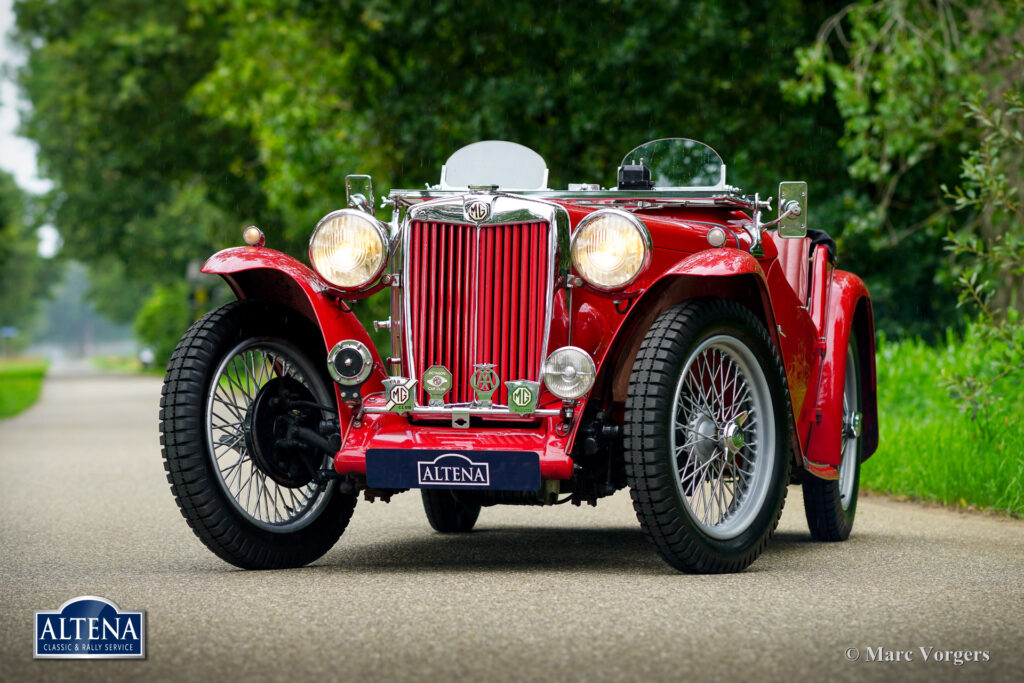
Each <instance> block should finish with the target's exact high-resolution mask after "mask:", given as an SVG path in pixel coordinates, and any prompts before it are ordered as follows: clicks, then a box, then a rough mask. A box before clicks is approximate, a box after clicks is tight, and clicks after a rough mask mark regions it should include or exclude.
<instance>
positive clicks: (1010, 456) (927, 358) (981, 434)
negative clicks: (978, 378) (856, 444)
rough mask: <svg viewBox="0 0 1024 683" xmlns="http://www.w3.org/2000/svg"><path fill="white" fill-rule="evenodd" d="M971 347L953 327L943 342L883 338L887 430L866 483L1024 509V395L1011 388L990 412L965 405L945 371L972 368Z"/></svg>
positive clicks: (882, 416)
mask: <svg viewBox="0 0 1024 683" xmlns="http://www.w3.org/2000/svg"><path fill="white" fill-rule="evenodd" d="M967 354H968V351H967V349H966V348H965V346H964V345H963V344H962V343H958V342H957V341H956V340H955V339H954V338H953V337H952V336H951V335H950V336H948V337H947V340H946V343H945V344H943V345H941V346H938V347H929V346H927V345H925V344H924V343H922V342H920V341H904V342H900V343H892V342H885V341H884V340H883V341H882V342H880V344H879V348H878V356H877V367H878V412H879V422H880V424H879V428H880V431H881V433H880V440H879V448H878V452H876V453H875V454H874V455H873V456H872V457H871V458H870V459H869V460H868V461H867V462H866V463H864V466H863V468H862V470H861V486H863V487H864V488H866V489H870V490H873V491H879V492H882V493H890V494H896V495H904V496H909V497H911V498H918V499H923V500H935V501H939V502H941V503H945V504H947V505H955V506H959V507H975V508H982V509H992V510H996V511H1000V512H1004V513H1008V514H1010V515H1013V516H1016V517H1024V422H1021V421H1019V420H1018V419H1017V416H1018V415H1020V414H1021V410H1022V409H1024V396H1022V395H1021V394H1020V393H1019V392H1017V391H1013V390H1009V391H1006V392H1005V393H1004V395H1003V396H1002V400H1001V401H999V403H998V404H997V405H996V406H994V407H993V409H992V410H990V411H989V413H988V414H986V415H980V416H977V417H975V418H972V417H971V416H970V415H968V414H966V413H963V412H961V410H960V409H959V407H958V405H957V404H956V403H955V402H954V401H953V399H952V398H951V397H950V395H949V392H948V391H947V390H946V388H945V387H944V386H943V385H942V382H941V378H942V377H943V375H944V374H945V375H946V376H948V375H950V374H951V373H954V372H963V371H965V370H966V369H967V368H968V364H969V363H971V362H972V360H974V359H971V358H969V357H967Z"/></svg>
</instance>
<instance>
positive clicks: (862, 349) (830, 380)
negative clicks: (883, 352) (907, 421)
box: [806, 270, 878, 479]
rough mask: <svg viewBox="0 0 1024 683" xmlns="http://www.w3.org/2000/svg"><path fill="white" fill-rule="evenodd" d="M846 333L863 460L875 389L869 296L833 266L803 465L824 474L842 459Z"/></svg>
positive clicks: (869, 444) (832, 473) (872, 445)
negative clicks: (856, 361)
mask: <svg viewBox="0 0 1024 683" xmlns="http://www.w3.org/2000/svg"><path fill="white" fill-rule="evenodd" d="M851 334H856V335H857V342H858V348H859V354H860V367H861V372H860V381H861V394H862V400H863V406H862V420H861V438H862V442H861V443H862V447H863V454H862V459H867V458H868V457H869V456H870V455H871V454H872V453H874V452H875V450H876V449H877V448H878V391H877V385H876V379H875V334H874V319H873V316H872V310H871V296H870V295H869V294H868V289H867V287H866V286H865V285H864V282H863V281H862V280H861V279H860V278H859V277H857V276H856V275H854V274H852V273H848V272H846V271H842V270H837V271H835V273H834V275H833V277H832V282H831V284H830V286H829V295H828V313H827V317H826V320H825V329H824V330H823V335H822V336H823V337H824V338H825V357H824V359H823V360H822V370H821V382H820V384H819V387H818V399H817V402H816V405H815V414H814V418H813V420H811V421H810V422H809V428H810V433H809V435H808V439H807V451H806V452H807V459H808V460H809V461H810V462H809V463H808V465H809V469H811V471H812V472H813V473H814V474H816V475H817V476H819V477H822V478H825V479H834V478H836V477H838V476H839V471H838V467H839V464H840V461H841V460H842V453H841V452H840V445H841V443H842V426H843V384H844V381H845V377H846V347H847V344H848V343H849V341H850V335H851Z"/></svg>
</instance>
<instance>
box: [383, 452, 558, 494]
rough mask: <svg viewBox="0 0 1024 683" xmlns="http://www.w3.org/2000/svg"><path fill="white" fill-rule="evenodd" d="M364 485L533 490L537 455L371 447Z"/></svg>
mask: <svg viewBox="0 0 1024 683" xmlns="http://www.w3.org/2000/svg"><path fill="white" fill-rule="evenodd" d="M366 484H367V485H368V486H370V487H371V488H375V489H490V490H495V491H536V490H537V489H539V488H540V456H539V455H537V454H536V453H532V452H528V451H460V450H455V449H447V450H411V449H402V448H371V449H369V450H368V451H366Z"/></svg>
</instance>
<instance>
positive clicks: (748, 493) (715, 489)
mask: <svg viewBox="0 0 1024 683" xmlns="http://www.w3.org/2000/svg"><path fill="white" fill-rule="evenodd" d="M672 412H673V414H674V416H675V424H674V425H673V429H672V432H671V435H670V444H671V445H670V447H671V449H672V453H673V454H674V456H675V457H674V459H673V464H674V465H675V468H676V475H677V480H678V482H679V487H680V493H681V495H682V497H683V501H684V503H685V505H686V509H687V511H688V512H689V513H690V514H691V515H692V516H693V519H694V521H695V522H696V523H697V524H698V525H699V526H700V528H701V529H702V530H703V531H704V532H705V533H707V534H708V535H709V536H712V537H714V538H731V537H733V536H735V535H737V534H738V533H740V532H741V531H743V530H744V529H745V528H746V527H748V526H749V525H750V523H751V522H752V521H753V518H754V517H755V516H756V514H757V512H758V510H760V506H761V504H762V503H763V501H764V497H765V495H766V494H767V489H768V486H767V484H768V482H769V481H770V480H771V469H772V466H773V461H774V457H773V453H772V452H771V450H772V449H773V448H774V445H775V439H774V434H773V433H772V429H773V425H772V421H771V419H768V420H765V419H764V418H763V416H765V415H768V416H770V415H772V400H771V393H770V391H769V389H768V383H767V380H766V379H765V377H764V373H763V372H762V371H761V368H760V366H758V364H757V360H756V359H755V358H754V356H753V354H752V353H751V351H750V350H749V349H748V348H747V347H746V346H744V345H743V343H742V342H740V341H739V340H737V339H735V338H732V337H728V336H724V335H718V336H714V337H711V338H709V339H707V340H705V341H704V342H703V343H701V345H700V346H698V347H697V349H695V350H694V352H693V353H692V354H691V356H690V357H689V359H688V360H687V362H686V365H685V366H684V367H683V371H682V373H681V374H680V377H679V382H678V384H677V386H676V394H675V401H674V403H673V411H672Z"/></svg>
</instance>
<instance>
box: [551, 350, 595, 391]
mask: <svg viewBox="0 0 1024 683" xmlns="http://www.w3.org/2000/svg"><path fill="white" fill-rule="evenodd" d="M543 376H544V385H545V386H546V387H547V388H548V391H550V392H551V393H552V394H554V395H555V396H557V397H558V398H560V399H562V400H564V401H565V400H575V399H577V398H580V397H581V396H583V395H584V394H586V393H587V392H588V391H590V388H591V387H592V386H594V380H595V379H596V377H597V367H596V366H595V365H594V359H593V358H591V357H590V354H588V353H587V352H586V351H584V350H583V349H581V348H578V347H576V346H563V347H562V348H560V349H556V350H555V352H554V353H552V354H551V355H550V356H548V358H547V360H546V361H544V372H543Z"/></svg>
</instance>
